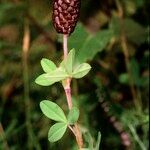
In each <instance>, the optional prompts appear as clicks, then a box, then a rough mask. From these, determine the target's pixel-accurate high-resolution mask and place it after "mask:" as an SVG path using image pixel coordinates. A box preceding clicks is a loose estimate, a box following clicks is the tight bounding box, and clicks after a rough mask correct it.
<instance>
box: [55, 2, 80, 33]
mask: <svg viewBox="0 0 150 150" xmlns="http://www.w3.org/2000/svg"><path fill="white" fill-rule="evenodd" d="M80 3H81V0H54V2H53V16H52V19H53V25H54V27H55V29H56V31H57V32H58V33H62V34H71V33H72V32H73V31H74V28H75V26H76V23H77V21H78V18H79V13H80V12H79V11H80Z"/></svg>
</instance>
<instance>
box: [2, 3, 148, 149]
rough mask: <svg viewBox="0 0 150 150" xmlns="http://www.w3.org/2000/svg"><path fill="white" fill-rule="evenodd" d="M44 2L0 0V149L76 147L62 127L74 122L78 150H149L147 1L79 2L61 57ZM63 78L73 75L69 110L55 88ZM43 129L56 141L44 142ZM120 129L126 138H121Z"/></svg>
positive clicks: (63, 98) (48, 10)
mask: <svg viewBox="0 0 150 150" xmlns="http://www.w3.org/2000/svg"><path fill="white" fill-rule="evenodd" d="M51 3H52V1H49V0H43V1H40V0H36V1H35V0H31V1H28V0H22V1H21V0H20V1H19V0H0V149H2V150H3V149H4V150H5V149H6V150H7V149H11V150H13V149H14V150H17V149H36V150H40V149H50V150H56V149H58V150H59V149H60V150H66V149H71V150H77V147H76V143H75V141H74V140H70V139H72V134H71V133H70V132H69V130H67V128H68V125H70V126H72V125H73V124H74V123H75V122H76V121H77V120H78V122H79V124H81V125H82V126H81V129H82V133H83V134H84V141H85V144H84V147H85V148H89V149H90V150H92V149H93V150H98V149H102V150H103V149H105V150H110V149H117V150H122V149H128V148H129V149H132V150H141V149H142V150H146V149H148V147H149V141H148V138H149V136H148V131H149V114H148V113H149V109H148V100H149V37H148V36H149V25H148V15H149V11H148V9H149V1H145V0H135V1H131V0H125V1H124V0H108V1H105V0H101V1H99V0H95V1H94V3H93V1H92V0H86V1H84V0H83V1H82V5H81V15H80V20H79V23H78V25H77V27H76V29H75V32H74V33H73V34H71V35H70V37H69V43H68V44H69V50H71V51H70V53H69V56H68V58H67V60H66V61H63V62H61V61H60V60H61V58H62V41H61V40H59V39H61V36H58V35H57V33H56V32H55V30H54V28H53V26H52V23H51V13H52V11H51ZM121 11H122V12H123V14H122V13H121ZM25 24H29V31H30V49H29V52H28V53H27V58H28V59H27V67H28V68H27V70H28V71H24V70H26V67H25V66H24V62H23V57H24V55H23V51H22V47H23V46H22V43H23V37H24V32H25ZM72 48H74V49H75V50H74V49H72ZM75 53H76V54H75ZM40 60H41V66H42V68H43V71H42V68H41V67H40V65H39V62H40ZM54 62H55V63H54ZM85 62H88V63H90V65H91V67H92V69H91V67H90V66H89V65H88V63H85ZM90 69H91V71H90V72H89V70H90ZM87 73H88V75H87V76H86V77H84V78H82V77H83V76H85V75H86V74H87ZM39 74H41V75H40V76H39V77H38V78H37V76H38V75H39ZM23 76H26V77H27V78H23ZM67 77H71V78H75V79H73V80H72V89H73V90H72V95H73V106H74V107H73V109H72V110H71V111H68V109H67V103H66V98H65V96H64V91H63V88H62V86H61V84H62V83H63V82H62V80H64V79H66V78H67ZM35 78H37V79H36V83H38V84H39V85H43V86H45V87H41V86H38V85H37V84H35V82H34V80H35ZM78 78H82V79H80V80H76V79H78ZM25 80H27V81H25ZM25 82H26V83H28V86H25V84H24V83H25ZM57 82H58V83H59V84H57ZM60 83H61V84H60ZM49 85H51V86H50V87H49ZM43 99H45V100H44V101H42V102H41V100H43ZM28 100H29V103H27V101H28ZM50 100H51V101H50ZM39 103H40V106H39ZM56 103H57V105H56ZM40 107H41V110H42V111H43V113H44V114H45V115H46V116H47V117H48V118H46V117H45V116H43V115H42V112H41V110H40ZM56 109H57V110H56ZM50 110H51V112H50V113H49V111H50ZM47 111H48V115H47ZM58 111H59V115H58V114H57V113H56V112H58ZM79 111H80V114H79ZM49 114H51V115H52V116H51V115H50V116H49ZM27 116H28V117H27ZM60 116H61V117H60ZM113 119H114V120H113ZM28 120H30V123H29V122H28ZM28 127H29V128H30V127H31V128H30V132H28ZM50 127H51V128H50ZM120 130H121V131H122V132H120ZM48 131H49V132H48ZM98 131H100V132H101V135H100V134H99V135H98V137H97V133H98ZM47 133H48V139H49V141H51V142H54V141H57V140H60V141H59V142H57V143H53V144H52V143H50V142H49V141H48V140H47ZM121 133H125V135H128V137H129V138H127V140H126V141H124V140H123V138H122V135H123V134H121ZM62 136H63V138H61V137H62ZM93 137H95V138H93ZM96 137H97V139H96ZM68 139H69V140H68ZM100 139H102V140H100ZM100 141H101V143H100V148H98V147H99V142H100ZM126 144H129V146H127V145H126Z"/></svg>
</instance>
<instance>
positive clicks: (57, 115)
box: [40, 100, 67, 123]
mask: <svg viewBox="0 0 150 150" xmlns="http://www.w3.org/2000/svg"><path fill="white" fill-rule="evenodd" d="M40 108H41V110H42V112H43V114H44V115H45V116H46V117H48V118H50V119H52V120H55V121H60V122H65V123H66V122H67V119H66V116H65V114H64V112H63V110H62V109H61V108H60V107H59V106H58V105H57V104H56V103H54V102H51V101H48V100H43V101H42V102H40Z"/></svg>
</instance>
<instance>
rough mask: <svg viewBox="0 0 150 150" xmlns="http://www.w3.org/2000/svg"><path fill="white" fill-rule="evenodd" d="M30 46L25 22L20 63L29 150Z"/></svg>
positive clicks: (28, 32) (30, 128)
mask: <svg viewBox="0 0 150 150" xmlns="http://www.w3.org/2000/svg"><path fill="white" fill-rule="evenodd" d="M29 46H30V29H29V22H28V21H27V20H25V25H24V36H23V45H22V63H23V81H24V102H25V113H26V125H27V133H28V136H29V137H28V146H29V149H31V148H32V147H33V145H32V136H31V130H32V127H31V120H30V97H29V75H28V51H29Z"/></svg>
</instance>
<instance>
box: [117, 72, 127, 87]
mask: <svg viewBox="0 0 150 150" xmlns="http://www.w3.org/2000/svg"><path fill="white" fill-rule="evenodd" d="M119 82H120V83H123V84H128V83H129V75H128V73H122V74H121V75H120V76H119Z"/></svg>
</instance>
